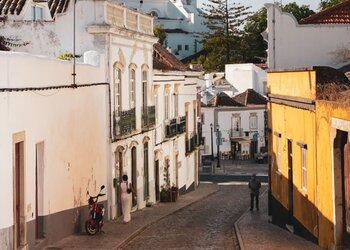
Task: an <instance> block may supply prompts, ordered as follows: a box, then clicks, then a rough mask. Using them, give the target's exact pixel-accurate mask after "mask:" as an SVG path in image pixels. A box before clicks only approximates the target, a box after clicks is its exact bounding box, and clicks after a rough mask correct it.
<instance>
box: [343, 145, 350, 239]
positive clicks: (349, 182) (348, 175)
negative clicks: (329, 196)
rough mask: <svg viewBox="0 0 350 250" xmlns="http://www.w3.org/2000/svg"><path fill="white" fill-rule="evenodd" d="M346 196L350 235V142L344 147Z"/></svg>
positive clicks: (347, 228)
mask: <svg viewBox="0 0 350 250" xmlns="http://www.w3.org/2000/svg"><path fill="white" fill-rule="evenodd" d="M344 189H345V190H344V191H345V192H344V193H345V194H344V196H345V218H346V222H345V223H346V225H345V230H346V233H348V234H350V142H348V143H347V144H345V146H344Z"/></svg>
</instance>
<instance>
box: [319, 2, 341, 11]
mask: <svg viewBox="0 0 350 250" xmlns="http://www.w3.org/2000/svg"><path fill="white" fill-rule="evenodd" d="M345 1H346V0H321V2H320V5H319V8H320V10H324V9H327V8H329V7H333V6H334V5H337V4H340V3H342V2H345Z"/></svg>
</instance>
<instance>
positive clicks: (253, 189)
mask: <svg viewBox="0 0 350 250" xmlns="http://www.w3.org/2000/svg"><path fill="white" fill-rule="evenodd" d="M248 187H249V188H250V193H251V194H254V195H258V194H259V190H260V187H261V183H260V181H258V180H257V179H255V178H252V179H250V181H249V184H248Z"/></svg>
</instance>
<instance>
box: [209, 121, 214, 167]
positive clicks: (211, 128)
mask: <svg viewBox="0 0 350 250" xmlns="http://www.w3.org/2000/svg"><path fill="white" fill-rule="evenodd" d="M210 134H211V160H212V161H214V152H213V150H214V149H213V148H214V146H213V124H212V123H210Z"/></svg>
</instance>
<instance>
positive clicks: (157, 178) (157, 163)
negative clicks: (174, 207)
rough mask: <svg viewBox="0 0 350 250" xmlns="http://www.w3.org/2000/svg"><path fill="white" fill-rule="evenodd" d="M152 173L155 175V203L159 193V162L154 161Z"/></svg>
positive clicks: (158, 198)
mask: <svg viewBox="0 0 350 250" xmlns="http://www.w3.org/2000/svg"><path fill="white" fill-rule="evenodd" d="M154 173H155V189H156V190H155V191H156V201H159V200H160V192H159V189H160V187H159V160H156V161H155V163H154Z"/></svg>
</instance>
